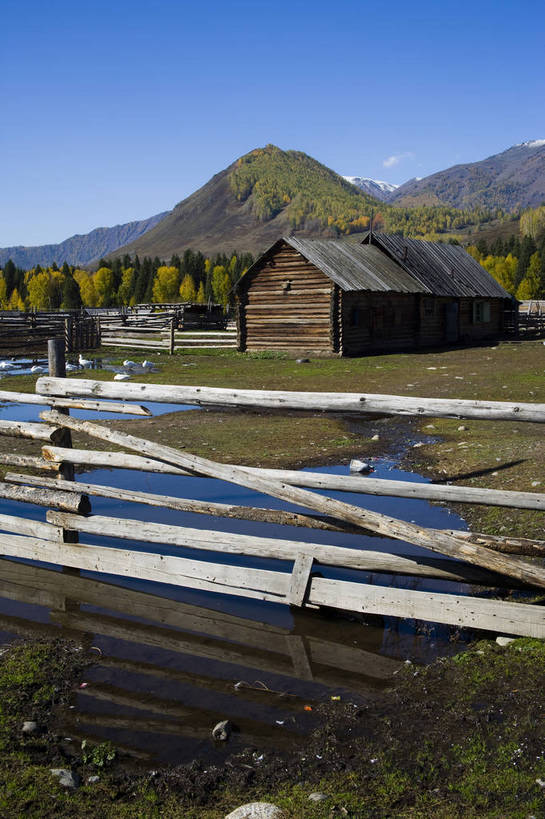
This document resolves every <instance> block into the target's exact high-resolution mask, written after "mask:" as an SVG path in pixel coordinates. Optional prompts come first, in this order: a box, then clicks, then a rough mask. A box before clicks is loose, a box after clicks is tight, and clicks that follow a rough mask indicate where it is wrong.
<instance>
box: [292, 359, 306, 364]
mask: <svg viewBox="0 0 545 819" xmlns="http://www.w3.org/2000/svg"><path fill="white" fill-rule="evenodd" d="M295 363H296V364H310V358H296V359H295Z"/></svg>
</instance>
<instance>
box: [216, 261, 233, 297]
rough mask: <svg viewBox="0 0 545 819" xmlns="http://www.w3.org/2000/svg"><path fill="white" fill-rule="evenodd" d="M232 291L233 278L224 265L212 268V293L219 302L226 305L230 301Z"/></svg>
mask: <svg viewBox="0 0 545 819" xmlns="http://www.w3.org/2000/svg"><path fill="white" fill-rule="evenodd" d="M230 291H231V279H230V278H229V274H228V273H227V271H226V270H225V267H224V266H223V265H220V264H218V265H216V266H215V267H214V269H213V270H212V293H213V296H214V301H215V302H216V303H217V304H223V306H224V307H226V306H227V304H228V303H229V293H230Z"/></svg>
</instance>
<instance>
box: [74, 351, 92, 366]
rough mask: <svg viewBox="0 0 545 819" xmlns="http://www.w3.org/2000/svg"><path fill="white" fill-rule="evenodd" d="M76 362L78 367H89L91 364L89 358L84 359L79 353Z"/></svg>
mask: <svg viewBox="0 0 545 819" xmlns="http://www.w3.org/2000/svg"><path fill="white" fill-rule="evenodd" d="M78 361H79V365H80V367H90V366H91V364H92V363H93V362H92V361H91V360H90V359H89V358H84V357H83V356H82V354H81V353H80V354H79V358H78Z"/></svg>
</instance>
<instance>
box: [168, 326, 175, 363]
mask: <svg viewBox="0 0 545 819" xmlns="http://www.w3.org/2000/svg"><path fill="white" fill-rule="evenodd" d="M168 351H169V353H170V355H174V319H171V320H170V326H169V339H168Z"/></svg>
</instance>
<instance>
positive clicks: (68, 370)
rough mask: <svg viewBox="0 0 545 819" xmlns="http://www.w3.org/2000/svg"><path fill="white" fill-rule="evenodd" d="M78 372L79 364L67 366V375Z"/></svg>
mask: <svg viewBox="0 0 545 819" xmlns="http://www.w3.org/2000/svg"><path fill="white" fill-rule="evenodd" d="M76 370H79V367H78V365H77V364H67V365H66V372H67V373H73V372H75V371H76Z"/></svg>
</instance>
